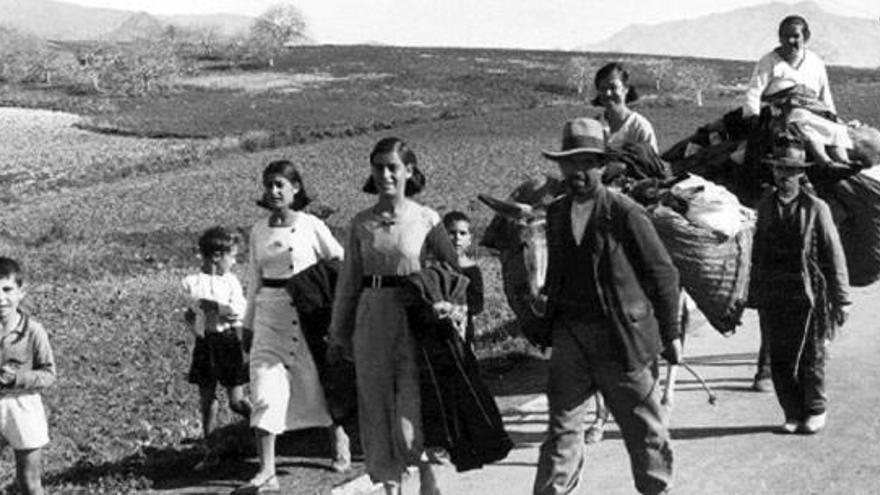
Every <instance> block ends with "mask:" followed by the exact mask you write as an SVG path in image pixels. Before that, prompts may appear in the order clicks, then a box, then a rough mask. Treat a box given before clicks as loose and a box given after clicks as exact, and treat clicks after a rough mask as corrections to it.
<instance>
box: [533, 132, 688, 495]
mask: <svg viewBox="0 0 880 495" xmlns="http://www.w3.org/2000/svg"><path fill="white" fill-rule="evenodd" d="M543 154H544V156H545V157H546V158H548V159H550V160H554V161H556V162H557V163H558V164H559V168H560V170H561V171H562V175H563V178H564V182H565V186H566V190H567V193H566V194H565V195H564V196H562V197H561V198H559V199H557V200H556V201H554V202H553V203H551V204H550V205H549V206H548V208H547V246H548V265H547V277H546V284H545V289H546V292H545V294H546V299H543V300H541V301H538V302H536V304H535V305H534V306H535V307H537V308H539V309H541V308H543V312H544V313H545V314H546V316H547V318H548V319H549V321H550V326H551V328H552V344H553V352H552V354H551V357H550V375H549V379H548V390H547V397H548V401H549V405H550V419H549V427H548V432H547V437H546V439H545V440H544V443H543V444H542V445H541V454H540V458H539V460H538V472H537V476H536V479H535V486H534V493H535V494H540V495H549V494H563V493H572V492H573V491H574V490H575V489H576V487H577V485H578V483H579V481H580V478H581V471H582V468H583V466H584V440H583V429H584V419H585V417H586V414H587V401H588V399H589V398H590V397H591V396H592V395H593V394H594V393H596V392H597V391H601V393H602V395H603V396H604V397H605V401H606V403H607V404H608V407H609V409H610V410H611V412H612V414H614V417H615V419H616V420H617V423H618V424H619V425H620V430H621V434H622V435H623V438H624V440H625V443H626V447H627V450H628V451H629V454H630V459H631V465H632V471H633V476H634V478H635V484H636V488H637V489H638V491H639V492H641V493H645V494H651V495H654V494H660V493H666V491H667V489H668V486H669V484H670V482H671V479H672V448H671V446H670V442H669V433H668V431H667V429H666V425H665V412H664V409H663V406H662V405H661V403H660V397H659V395H658V390H659V387H658V383H657V377H656V376H655V373H654V372H653V367H652V366H651V365H652V364H653V363H655V362H656V360H657V356H658V355H659V354H660V353H661V352H663V355H664V357H665V358H666V359H667V360H668V361H669V362H670V363H677V362H678V360H679V354H680V352H681V338H680V337H681V336H680V334H679V328H678V325H677V322H678V292H679V287H678V271H677V270H676V268H675V266H674V265H673V264H672V260H671V258H670V256H669V254H668V253H667V252H666V249H665V247H664V246H663V244H662V243H661V242H660V239H659V237H658V236H657V233H656V231H655V230H654V226H653V225H652V224H651V221H650V219H649V218H648V216H647V214H646V212H645V210H644V209H643V208H642V207H641V206H639V205H638V204H637V203H635V202H634V201H632V200H631V199H629V198H628V197H626V196H624V195H622V194H618V193H616V192H613V191H611V190H609V189H606V188H605V186H604V185H603V184H602V174H603V172H604V169H605V161H606V158H607V155H606V146H605V135H604V130H603V126H602V124H601V123H600V122H598V121H596V120H594V119H586V118H582V119H575V120H571V121H569V122H566V124H565V127H564V129H563V137H562V148H561V150H560V151H544V152H543Z"/></svg>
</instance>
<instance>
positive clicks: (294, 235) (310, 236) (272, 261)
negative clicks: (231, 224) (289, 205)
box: [244, 212, 344, 328]
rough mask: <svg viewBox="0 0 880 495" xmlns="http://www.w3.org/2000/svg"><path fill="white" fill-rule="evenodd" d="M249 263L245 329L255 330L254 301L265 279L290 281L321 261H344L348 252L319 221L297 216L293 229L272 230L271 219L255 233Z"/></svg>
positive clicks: (283, 227)
mask: <svg viewBox="0 0 880 495" xmlns="http://www.w3.org/2000/svg"><path fill="white" fill-rule="evenodd" d="M249 245H250V249H249V263H248V265H249V266H248V271H249V276H248V306H247V311H246V312H245V318H244V325H245V327H247V328H253V316H254V315H253V308H254V297H255V296H256V294H257V292H259V290H260V288H261V287H262V280H263V279H288V278H290V277H292V276H294V275H295V274H297V273H299V272H301V271H302V270H305V269H306V268H308V267H310V266H312V265H314V264H315V263H317V262H318V260H321V259H332V258H339V259H341V258H342V257H343V253H344V250H343V248H342V246H341V245H340V244H339V241H337V240H336V238H335V237H333V234H332V233H331V232H330V229H329V228H327V225H326V224H324V222H322V221H321V220H320V219H319V218H318V217H316V216H314V215H310V214H308V213H305V212H297V214H296V216H295V217H294V221H293V225H287V226H282V227H271V226H269V219H268V218H265V219H263V220H260V221H259V222H257V223H256V224H255V225H254V226H253V228H252V229H251V235H250V241H249Z"/></svg>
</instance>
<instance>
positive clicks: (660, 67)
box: [639, 58, 675, 93]
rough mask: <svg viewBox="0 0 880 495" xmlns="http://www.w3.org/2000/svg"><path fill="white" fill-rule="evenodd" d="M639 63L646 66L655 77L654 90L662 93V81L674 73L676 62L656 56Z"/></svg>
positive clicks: (647, 70) (648, 71)
mask: <svg viewBox="0 0 880 495" xmlns="http://www.w3.org/2000/svg"><path fill="white" fill-rule="evenodd" d="M639 65H642V66H643V67H644V68H645V71H646V72H647V73H648V74H650V75H651V77H652V78H653V79H654V90H655V91H657V93H660V89H661V88H660V86H661V84H662V82H663V81H664V80H666V79H669V77H670V76H671V75H672V71H673V69H674V68H675V64H673V63H672V61H671V60H668V59H662V58H656V59H647V60H644V61H642V62H641V63H640V64H639Z"/></svg>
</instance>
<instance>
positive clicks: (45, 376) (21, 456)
mask: <svg viewBox="0 0 880 495" xmlns="http://www.w3.org/2000/svg"><path fill="white" fill-rule="evenodd" d="M22 284H23V273H22V269H21V265H19V264H18V262H16V261H15V260H13V259H10V258H6V257H0V446H2V445H4V444H9V445H10V446H12V448H13V449H14V450H15V475H16V476H15V478H16V482H17V484H18V486H19V488H20V489H21V491H22V492H23V493H26V494H29V495H42V493H43V485H42V481H41V479H40V478H41V470H42V469H41V467H40V464H41V458H42V448H43V447H44V446H45V445H46V444H48V443H49V427H48V423H47V421H46V412H45V410H44V409H43V400H42V397H41V396H40V390H42V389H44V388H46V387H48V386H50V385H52V383H54V382H55V359H54V357H53V356H52V347H51V346H50V345H49V337H48V335H47V334H46V331H45V330H44V329H43V326H42V325H40V324H39V323H37V322H36V321H35V320H34V319H33V318H31V317H30V315H28V314H26V313H24V312H22V311H21V310H20V309H19V304H20V303H21V300H22V299H23V298H24V290H23V289H22Z"/></svg>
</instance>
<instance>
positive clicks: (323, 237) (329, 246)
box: [312, 217, 345, 260]
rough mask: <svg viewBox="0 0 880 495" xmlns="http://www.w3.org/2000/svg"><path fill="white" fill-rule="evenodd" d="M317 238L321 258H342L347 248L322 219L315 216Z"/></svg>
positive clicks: (314, 224)
mask: <svg viewBox="0 0 880 495" xmlns="http://www.w3.org/2000/svg"><path fill="white" fill-rule="evenodd" d="M312 224H313V226H314V232H315V239H316V241H317V246H316V248H317V251H318V258H319V259H324V260H328V259H342V258H343V256H344V253H345V250H344V249H343V248H342V244H340V243H339V241H337V240H336V238H335V237H333V233H332V232H330V229H329V228H328V227H327V224H325V223H324V222H323V221H321V219H319V218H317V217H314V219H313V222H312Z"/></svg>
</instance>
